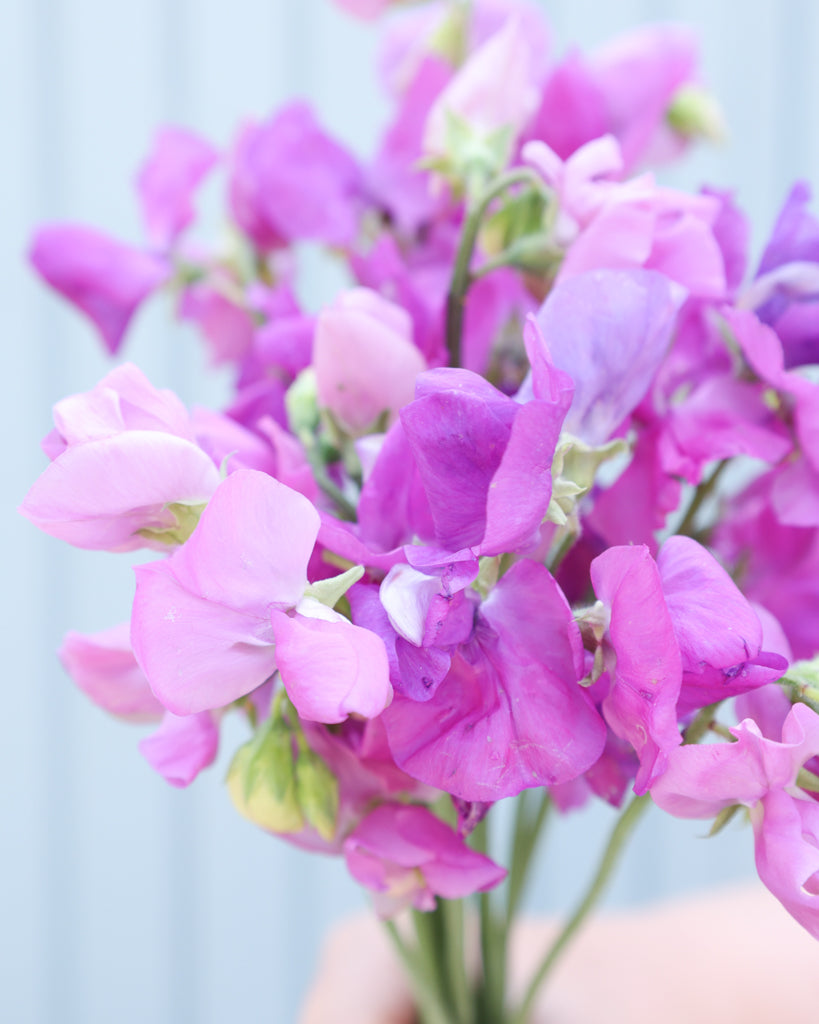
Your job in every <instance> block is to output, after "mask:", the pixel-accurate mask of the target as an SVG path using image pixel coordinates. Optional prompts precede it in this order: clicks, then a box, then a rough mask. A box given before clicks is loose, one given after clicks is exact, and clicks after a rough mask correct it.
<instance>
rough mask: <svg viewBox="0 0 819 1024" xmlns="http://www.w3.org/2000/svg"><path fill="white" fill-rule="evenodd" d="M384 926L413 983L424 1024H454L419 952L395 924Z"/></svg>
mask: <svg viewBox="0 0 819 1024" xmlns="http://www.w3.org/2000/svg"><path fill="white" fill-rule="evenodd" d="M384 926H385V927H386V929H387V934H388V935H389V936H390V938H391V939H392V942H393V946H394V947H395V951H396V952H397V953H398V956H399V958H400V960H401V962H402V963H403V965H404V969H405V970H406V972H407V974H408V975H409V978H410V981H411V982H412V993H413V996H414V998H415V1001H416V1003H417V1004H418V1009H419V1011H420V1013H421V1019H422V1021H423V1024H452V1019H451V1017H450V1016H449V1013H448V1012H447V1008H446V1006H444V1005H443V1003H442V1002H441V996H440V993H439V992H438V990H437V989H436V988H435V987H434V986H433V985H432V984H431V983H430V979H429V977H428V975H427V973H426V972H425V970H424V966H423V964H422V961H421V960H420V959H419V957H418V955H417V950H416V951H413V950H411V949H410V948H409V947H408V946H407V944H406V943H405V942H404V940H403V939H402V938H401V935H400V933H399V931H398V929H397V928H396V927H395V924H394V922H392V921H385V922H384Z"/></svg>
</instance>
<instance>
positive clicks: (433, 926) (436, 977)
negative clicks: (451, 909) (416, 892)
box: [412, 907, 452, 1022]
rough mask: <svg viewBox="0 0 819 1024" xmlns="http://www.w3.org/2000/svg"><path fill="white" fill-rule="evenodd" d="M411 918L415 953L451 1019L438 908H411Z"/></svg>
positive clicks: (444, 944)
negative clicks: (415, 946)
mask: <svg viewBox="0 0 819 1024" xmlns="http://www.w3.org/2000/svg"><path fill="white" fill-rule="evenodd" d="M412 919H413V922H414V924H415V934H416V937H417V939H418V945H417V948H416V953H417V957H418V962H419V964H420V965H421V968H422V970H423V973H424V975H425V976H426V978H427V979H428V983H429V985H430V987H431V988H432V989H433V990H434V991H435V992H436V993H437V995H438V1000H439V1002H440V1004H441V1006H442V1007H443V1009H444V1010H445V1012H446V1015H447V1020H448V1021H450V1022H451V1021H452V996H451V993H450V989H449V978H448V974H447V965H446V962H445V949H446V939H445V936H444V932H443V927H442V924H443V922H442V919H441V915H440V913H439V908H437V907H436V909H435V910H431V911H423V910H413V912H412Z"/></svg>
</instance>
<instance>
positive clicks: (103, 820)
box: [0, 0, 819, 1024]
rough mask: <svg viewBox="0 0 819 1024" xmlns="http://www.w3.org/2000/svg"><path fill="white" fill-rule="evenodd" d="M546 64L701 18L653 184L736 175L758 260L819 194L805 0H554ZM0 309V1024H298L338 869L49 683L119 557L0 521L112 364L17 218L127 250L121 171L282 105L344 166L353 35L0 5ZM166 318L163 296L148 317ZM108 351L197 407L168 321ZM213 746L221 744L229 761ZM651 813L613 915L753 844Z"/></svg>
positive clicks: (40, 0) (212, 14) (110, 8)
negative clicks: (84, 227)
mask: <svg viewBox="0 0 819 1024" xmlns="http://www.w3.org/2000/svg"><path fill="white" fill-rule="evenodd" d="M544 7H545V8H547V10H548V14H549V17H550V18H551V21H552V23H553V25H554V29H555V34H556V39H557V44H558V45H559V46H560V48H562V47H564V46H565V45H566V44H567V43H568V42H570V41H576V42H578V43H580V44H581V45H584V46H586V45H591V44H594V43H596V42H599V41H602V40H603V39H604V38H606V37H608V36H609V35H611V34H612V33H614V32H616V31H618V30H622V29H625V28H627V27H629V26H632V25H634V24H636V23H638V22H641V21H646V20H656V19H659V18H672V19H675V20H681V21H685V22H689V23H691V24H693V25H695V26H698V27H699V29H700V31H701V34H702V39H703V48H704V59H705V69H706V74H707V77H708V80H709V82H710V84H711V85H712V86H713V89H714V91H715V92H716V94H717V96H718V97H719V98H720V100H721V102H722V104H723V107H724V109H725V112H726V115H727V120H728V124H729V127H730V130H731V134H730V139H729V141H728V143H727V145H725V146H724V147H721V148H716V149H711V150H707V151H706V150H703V151H701V152H700V153H698V154H697V155H696V156H694V157H693V159H691V160H690V161H689V162H688V163H687V164H686V166H685V168H683V169H682V170H679V171H675V172H674V175H673V181H674V183H675V184H681V185H688V186H698V185H699V184H700V183H701V182H703V181H708V182H710V183H712V184H721V185H731V186H733V187H735V188H736V189H737V190H738V193H739V198H740V200H741V201H742V202H743V203H744V205H745V206H746V207H747V208H748V209H749V210H750V211H751V213H752V215H753V217H754V219H755V221H756V224H757V228H756V239H757V242H760V241H761V240H762V238H763V237H764V233H765V232H766V231H767V230H768V227H769V225H770V224H771V221H772V218H773V216H774V213H775V211H776V209H777V207H778V205H779V203H780V202H781V200H782V197H783V195H784V193H785V190H786V189H787V187H788V185H789V183H790V181H791V180H792V179H793V178H794V177H796V176H805V177H807V178H809V179H812V180H814V181H819V130H818V129H819V124H817V114H816V111H817V110H819V71H817V68H819V61H817V59H816V57H817V50H819V5H816V4H815V3H812V2H811V0H788V2H786V3H777V2H776V0H723V2H722V3H714V2H713V0H654V2H651V0H642V2H641V0H617V2H616V3H613V2H608V0H596V2H595V0H553V2H550V3H548V4H546V3H544ZM0 10H2V13H3V19H2V27H3V31H2V33H0V132H2V134H0V139H2V152H3V159H2V161H1V162H0V297H1V298H2V303H1V304H0V311H2V319H0V325H2V335H3V340H2V344H3V373H2V376H1V377H0V383H1V384H2V387H3V396H2V402H1V403H0V410H2V416H3V423H2V437H3V438H4V439H5V442H4V450H5V459H4V462H3V469H4V473H3V486H4V489H5V498H6V500H5V501H4V502H3V505H2V516H3V520H2V530H3V532H2V536H3V538H4V540H5V545H4V548H3V553H4V574H3V584H4V585H3V586H2V588H1V590H0V593H1V594H2V602H3V608H2V620H0V621H2V634H1V635H2V645H3V661H2V666H3V675H4V679H3V708H4V718H3V721H4V726H5V727H4V730H3V734H2V740H1V741H0V759H2V764H0V801H2V805H1V812H0V813H1V817H2V822H3V828H4V833H5V835H4V838H3V842H2V847H0V850H1V851H2V852H0V866H1V867H2V875H1V877H2V883H1V884H0V893H1V894H2V896H0V930H1V932H0V1019H2V1020H3V1021H9V1022H14V1024H52V1022H53V1024H58V1022H59V1024H97V1022H99V1024H108V1022H114V1021H116V1022H117V1024H136V1022H140V1024H144V1022H155V1024H180V1022H188V1021H191V1022H200V1021H201V1022H205V1024H217V1022H218V1024H222V1022H228V1021H230V1022H233V1021H243V1022H245V1024H255V1022H259V1024H261V1022H285V1024H286V1022H289V1021H293V1020H296V1019H297V1013H298V1011H297V1007H298V1004H299V1000H300V997H301V993H302V992H303V990H304V987H305V985H306V983H307V980H308V978H309V974H310V970H311V966H312V964H313V962H314V958H315V955H316V951H317V947H318V944H319V942H320V937H321V934H322V930H323V929H324V927H325V926H326V925H327V923H328V922H329V921H331V920H333V919H336V918H338V917H339V916H341V915H342V914H344V913H345V912H347V911H350V910H352V909H353V908H356V907H358V906H360V905H362V903H363V900H362V897H361V896H360V895H359V893H358V892H357V891H356V889H355V887H354V886H353V885H352V884H351V883H350V882H348V880H347V879H346V878H345V875H344V872H343V870H342V868H341V866H340V865H339V864H337V863H334V862H330V861H326V860H323V859H321V858H308V857H306V856H304V855H301V854H296V853H294V852H293V851H291V850H290V849H289V848H288V847H286V846H285V845H284V844H283V843H279V842H276V841H274V840H272V839H270V838H268V837H266V836H265V835H263V834H262V833H260V832H258V831H256V830H255V829H254V828H253V827H252V826H250V825H249V824H247V823H246V822H244V821H243V820H241V819H240V818H239V817H238V816H237V815H236V814H235V813H234V811H233V810H232V808H231V806H230V803H229V801H228V799H227V795H226V792H225V790H224V787H223V786H222V785H221V782H222V778H223V776H224V771H225V763H224V759H223V760H222V761H221V762H220V764H219V765H218V766H217V767H216V768H215V769H214V770H212V771H210V772H209V773H208V774H207V776H205V777H203V778H201V779H200V780H198V781H197V783H196V784H195V785H194V786H193V787H192V788H191V789H190V790H189V791H186V792H176V791H172V790H171V789H170V788H169V787H167V786H165V785H164V783H162V781H161V780H160V779H159V778H158V777H156V776H155V775H154V774H153V773H152V772H151V770H150V769H149V768H148V767H147V765H146V764H145V762H144V761H143V760H142V758H141V757H140V756H139V755H138V753H137V751H136V741H137V739H138V736H139V730H134V729H132V728H129V727H128V726H125V725H122V724H120V723H118V722H115V721H113V720H110V719H108V718H107V717H106V716H105V715H104V714H103V713H102V712H100V711H98V710H97V709H96V708H94V707H92V706H91V705H90V704H89V703H88V702H87V701H86V700H85V699H84V698H83V697H82V696H81V695H80V694H78V693H76V692H75V691H74V690H73V689H72V687H71V686H70V685H69V683H68V682H67V680H66V679H65V678H64V677H63V675H62V673H61V670H60V668H59V666H58V664H57V662H56V659H55V657H54V654H53V651H54V649H55V648H56V646H57V645H58V643H59V641H60V638H61V636H62V634H63V633H64V631H65V630H66V629H68V628H77V629H81V630H93V629H101V628H103V627H105V626H108V625H110V624H112V623H113V622H116V621H119V620H120V619H121V618H124V617H125V616H126V615H127V613H128V607H129V603H130V596H131V594H130V587H131V582H130V573H129V570H128V559H127V558H124V557H113V556H109V555H94V554H88V553H80V552H76V551H73V550H71V549H69V548H67V547H64V546H63V545H61V544H58V543H56V542H52V541H50V540H49V539H48V538H47V537H45V536H43V535H41V534H39V533H38V532H37V531H36V530H35V529H33V528H32V527H30V526H29V525H28V524H27V523H26V522H24V521H23V520H22V519H21V518H20V517H19V516H18V515H17V514H16V512H15V510H14V506H15V505H16V504H17V503H18V502H19V501H20V500H21V498H22V496H23V495H24V494H25V492H26V490H27V488H28V486H29V485H30V483H31V482H32V481H33V480H34V478H35V476H36V475H37V473H38V472H39V471H40V469H41V467H42V465H43V459H42V456H41V455H40V453H39V448H38V442H39V439H40V438H41V437H42V436H43V435H44V434H45V433H46V431H47V430H48V429H49V426H50V422H49V410H50V407H51V405H52V403H53V402H54V401H56V400H57V399H58V398H60V397H62V396H63V395H65V394H67V393H69V392H72V391H79V390H85V389H87V388H88V387H90V386H92V385H93V383H95V382H96V380H97V379H98V378H99V377H100V376H102V374H103V373H104V372H105V371H106V368H107V364H106V362H105V360H104V359H103V357H102V356H101V354H100V353H99V351H98V349H97V346H96V342H95V339H94V338H93V337H92V336H91V333H90V331H89V330H88V329H87V328H86V325H85V324H84V323H82V322H80V320H79V318H77V317H76V316H74V315H73V314H72V313H71V312H70V311H69V310H68V309H67V308H66V307H64V306H62V305H61V304H60V303H58V302H57V300H55V299H54V298H52V297H51V296H50V295H49V294H47V293H46V291H45V290H44V289H43V288H41V287H40V286H39V285H38V284H36V283H35V281H34V280H33V278H32V276H31V275H30V274H29V272H28V270H27V269H26V266H25V263H24V260H23V252H24V249H25V246H26V240H27V238H28V236H29V234H30V232H31V230H32V228H33V226H34V225H36V224H37V223H38V222H40V221H42V220H44V219H49V218H59V219H71V220H77V221H84V222H89V223H95V224H98V225H100V226H101V227H104V228H106V229H107V230H110V231H111V232H112V233H116V234H118V235H120V236H121V237H124V238H133V239H136V238H138V237H139V235H138V225H137V217H136V209H135V203H134V201H133V197H132V194H131V191H130V182H131V178H132V174H133V169H134V167H135V166H136V165H137V163H138V162H139V160H140V159H141V157H142V155H143V154H144V152H145V150H146V147H147V145H148V142H149V139H150V137H151V135H152V131H153V128H154V126H155V125H156V124H157V123H159V122H162V121H167V120H175V121H181V122H184V123H187V124H190V125H192V126H194V127H195V128H197V129H199V130H201V131H202V132H204V133H206V134H207V135H208V136H210V137H211V138H212V139H214V140H216V141H220V142H223V143H225V142H227V141H228V140H229V139H230V137H231V135H232V133H233V130H234V126H235V124H236V122H237V121H238V120H239V119H240V118H241V116H242V115H245V114H263V113H266V112H267V111H269V110H270V109H271V108H272V107H273V106H275V105H276V104H278V103H280V102H281V101H283V100H284V99H285V98H286V97H288V96H291V95H293V94H294V93H300V94H303V95H306V96H308V97H309V98H310V99H311V100H312V101H314V102H315V104H316V105H317V107H318V109H319V111H320V114H321V115H322V117H323V119H324V120H325V122H326V123H328V124H329V125H331V126H333V128H334V130H335V131H336V133H338V134H339V135H341V136H343V137H346V138H348V139H349V140H351V141H352V142H353V143H354V144H355V145H356V146H357V147H358V148H359V149H361V150H366V148H367V146H368V145H369V144H371V142H372V140H373V138H374V137H375V131H376V128H377V125H378V121H379V117H380V116H381V115H382V113H383V108H382V104H381V101H380V100H379V98H378V96H377V94H376V84H375V77H374V73H373V70H372V64H373V62H372V57H373V55H374V52H375V42H376V36H375V32H374V30H372V29H370V28H366V27H363V26H361V25H359V24H356V23H354V22H352V21H351V20H348V19H347V18H345V17H344V16H343V15H342V14H340V13H339V12H337V11H336V10H335V9H334V8H333V7H332V6H331V4H330V2H329V0H230V2H225V0H141V2H140V3H137V4H120V3H111V2H109V0H0ZM160 306H161V304H160ZM127 355H128V357H129V358H131V359H133V360H134V361H136V362H137V363H139V364H140V365H142V366H143V367H144V369H145V370H146V372H147V373H148V374H149V376H150V377H151V378H152V379H153V380H154V382H155V383H157V384H158V385H162V386H169V387H173V388H175V389H176V390H177V391H178V392H179V393H180V394H181V395H182V397H183V398H184V399H185V400H186V401H192V400H194V401H195V400H199V401H203V400H205V401H207V400H214V401H215V400H218V396H219V394H220V393H221V391H222V389H223V388H224V386H225V382H224V381H220V380H218V379H217V380H215V381H214V380H211V379H208V380H207V381H205V380H204V378H203V372H202V370H203V366H202V357H201V353H200V352H199V350H198V348H197V346H196V344H195V342H194V339H193V338H192V336H191V335H190V334H188V333H186V332H185V331H184V330H181V329H179V330H177V329H171V327H169V318H168V316H167V310H166V309H162V308H152V309H150V310H149V311H147V312H146V313H145V314H144V315H142V316H141V317H140V320H139V324H138V329H137V331H136V333H135V335H134V337H133V338H132V340H131V341H130V343H129V347H128V351H127ZM231 745H232V738H231V735H230V729H228V735H227V736H226V738H225V743H224V748H225V749H226V750H229V749H230V748H231ZM606 817H607V815H606V812H605V809H601V810H599V811H597V812H595V813H594V814H592V815H591V816H586V817H581V818H579V819H578V820H577V821H576V822H574V823H573V824H572V826H571V828H570V829H569V836H568V838H567V839H566V840H565V841H564V842H563V843H562V844H561V846H560V847H559V849H558V850H556V851H554V852H552V853H551V854H550V855H549V857H548V858H546V859H544V862H543V865H542V868H541V870H540V873H539V877H538V882H537V885H536V887H535V892H534V893H533V897H532V906H533V907H534V908H537V909H544V908H548V907H551V908H554V907H560V906H564V905H565V904H566V902H567V900H569V899H570V898H571V893H572V884H576V883H573V882H572V879H576V878H577V872H578V871H580V872H584V871H585V870H586V868H587V867H588V866H590V864H591V862H592V860H593V858H594V847H593V845H591V844H592V835H593V833H594V829H595V827H599V826H600V825H601V823H602V824H605V819H606ZM702 831H703V828H702V826H700V825H698V824H697V823H694V824H693V825H689V824H686V823H673V822H669V821H662V820H659V819H658V820H655V821H653V822H650V823H647V824H646V825H645V827H644V828H643V830H642V835H641V837H640V839H639V840H638V844H639V847H640V848H639V850H637V851H635V856H634V857H633V858H632V860H631V862H630V864H629V865H628V867H627V868H626V869H624V870H623V871H622V872H621V874H620V876H619V879H618V882H617V884H616V887H615V891H614V893H613V897H612V898H613V899H614V900H615V901H619V902H624V901H631V900H636V899H642V898H647V897H652V896H656V895H658V894H662V893H667V892H670V891H678V890H682V889H687V888H691V887H695V886H698V885H703V884H708V883H714V882H718V881H721V880H725V879H729V878H735V877H743V876H745V875H748V874H749V873H750V872H751V871H752V858H751V843H750V835H749V834H748V833H746V832H742V831H738V830H729V832H728V833H727V834H724V835H723V836H721V837H720V838H718V839H715V840H713V841H708V842H706V841H704V840H703V839H701V838H698V835H699V834H701V833H702Z"/></svg>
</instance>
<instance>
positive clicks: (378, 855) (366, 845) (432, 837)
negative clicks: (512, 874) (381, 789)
mask: <svg viewBox="0 0 819 1024" xmlns="http://www.w3.org/2000/svg"><path fill="white" fill-rule="evenodd" d="M344 857H345V859H346V861H347V868H348V869H349V871H350V874H351V875H352V876H353V878H355V879H357V880H358V881H359V882H361V884H362V885H365V886H366V887H367V888H368V889H371V890H372V891H373V892H374V893H375V906H376V909H377V911H378V913H379V915H380V916H381V917H392V916H393V914H395V913H397V912H398V911H399V910H401V909H403V908H404V907H407V906H413V907H415V908H416V909H417V910H434V909H435V897H436V896H441V897H443V898H444V899H449V900H452V899H461V898H462V897H464V896H469V895H470V894H471V893H473V892H485V891H486V890H487V889H492V888H494V886H496V885H498V884H500V883H501V882H502V881H503V879H504V878H505V877H506V870H505V869H504V868H502V867H499V866H498V865H497V864H495V863H494V862H493V861H491V860H490V859H489V858H488V857H486V856H484V855H483V854H482V853H477V852H476V851H475V850H471V849H470V848H469V847H468V846H467V845H466V843H465V841H464V839H463V838H462V837H461V836H459V835H458V834H457V832H453V831H452V829H450V828H449V826H447V825H445V824H444V822H443V821H441V819H440V818H436V817H435V815H434V814H433V813H432V812H431V811H428V810H427V809H426V808H425V807H416V806H412V805H409V806H407V805H403V804H382V805H381V806H380V807H376V809H375V810H374V811H371V812H370V813H369V814H368V815H367V816H366V818H364V820H363V821H362V822H361V824H360V825H358V827H357V828H356V829H355V830H354V831H353V832H352V833H351V834H350V836H349V837H348V838H347V840H346V841H345V843H344Z"/></svg>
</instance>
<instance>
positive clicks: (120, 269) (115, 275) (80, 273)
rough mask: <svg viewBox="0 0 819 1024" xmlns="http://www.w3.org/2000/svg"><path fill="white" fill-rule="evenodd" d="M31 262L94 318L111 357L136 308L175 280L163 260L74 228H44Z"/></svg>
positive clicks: (165, 260) (35, 238) (33, 248)
mask: <svg viewBox="0 0 819 1024" xmlns="http://www.w3.org/2000/svg"><path fill="white" fill-rule="evenodd" d="M29 259H30V260H31V262H32V264H33V265H34V268H35V270H37V272H38V273H39V274H40V276H41V277H43V278H44V279H45V280H46V281H47V282H48V284H50V285H51V287H52V288H54V289H55V290H56V291H58V292H60V294H61V295H63V296H64V297H65V298H66V299H68V301H69V302H72V303H73V304H74V305H75V306H76V307H77V308H78V309H80V310H82V312H83V313H85V315H86V316H87V317H89V318H90V319H91V320H92V322H93V323H94V324H95V326H96V327H97V329H98V330H99V332H100V334H101V335H102V340H103V341H104V343H105V347H106V348H107V349H108V351H109V352H110V353H111V354H112V355H113V354H114V353H116V352H118V351H119V348H120V345H121V344H122V338H123V335H124V334H125V330H126V328H127V327H128V324H129V322H130V320H131V317H132V316H133V315H134V313H135V312H136V310H137V308H138V307H139V306H140V305H141V303H142V302H143V301H144V300H145V299H146V298H147V297H148V296H149V295H150V294H151V293H152V292H154V291H156V289H157V288H159V287H160V285H162V284H164V283H165V282H166V281H167V280H168V278H169V277H170V276H171V267H170V264H169V262H168V260H167V259H166V258H165V257H164V256H158V255H154V254H153V253H150V252H145V251H144V250H142V249H138V248H136V247H134V246H131V245H126V244H125V243H124V242H118V241H117V240H116V239H114V238H109V237H108V235H104V234H102V232H99V231H95V230H94V229H93V228H87V227H81V226H79V225H73V224H52V225H50V226H48V227H44V228H41V229H40V230H39V231H38V232H37V234H36V235H35V236H34V241H33V243H32V246H31V250H30V252H29Z"/></svg>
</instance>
